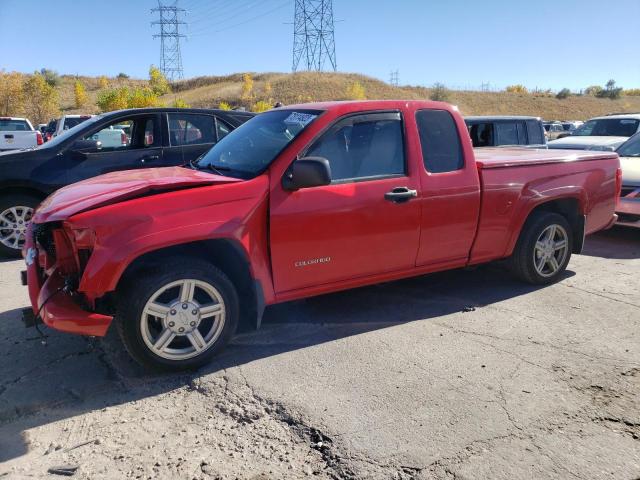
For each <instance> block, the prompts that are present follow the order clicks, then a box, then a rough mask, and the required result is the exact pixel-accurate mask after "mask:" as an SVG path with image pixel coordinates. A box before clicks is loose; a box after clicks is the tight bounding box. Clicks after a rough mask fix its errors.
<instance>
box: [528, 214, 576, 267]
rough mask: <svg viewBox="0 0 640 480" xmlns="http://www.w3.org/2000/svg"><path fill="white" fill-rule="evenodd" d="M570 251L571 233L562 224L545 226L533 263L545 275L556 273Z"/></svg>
mask: <svg viewBox="0 0 640 480" xmlns="http://www.w3.org/2000/svg"><path fill="white" fill-rule="evenodd" d="M568 253H569V235H568V234H567V231H566V230H565V229H564V227H562V226H561V225H557V224H553V225H549V226H548V227H547V228H545V229H544V230H543V231H542V233H541V234H540V236H539V237H538V240H536V244H535V248H534V250H533V264H534V267H535V269H536V271H537V272H538V274H540V275H541V276H543V277H551V276H553V275H555V274H556V273H557V272H558V271H559V270H560V269H561V268H562V265H563V264H564V262H565V260H566V258H567V254H568Z"/></svg>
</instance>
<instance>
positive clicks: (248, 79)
mask: <svg viewBox="0 0 640 480" xmlns="http://www.w3.org/2000/svg"><path fill="white" fill-rule="evenodd" d="M240 98H241V99H242V100H245V101H248V100H251V99H252V98H253V77H252V76H251V74H250V73H245V74H244V75H242V94H241V95H240Z"/></svg>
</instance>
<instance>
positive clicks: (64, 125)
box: [53, 115, 95, 137]
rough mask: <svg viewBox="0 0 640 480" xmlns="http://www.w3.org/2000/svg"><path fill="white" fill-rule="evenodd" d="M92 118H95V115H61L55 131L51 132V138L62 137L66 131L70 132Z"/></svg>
mask: <svg viewBox="0 0 640 480" xmlns="http://www.w3.org/2000/svg"><path fill="white" fill-rule="evenodd" d="M93 117H95V115H63V116H62V117H60V118H59V119H58V121H57V122H56V129H55V131H54V132H53V136H54V137H57V136H58V135H62V134H63V133H65V132H66V131H67V130H71V129H72V128H73V127H75V126H77V125H80V124H81V123H82V122H85V121H87V120H89V119H90V118H93Z"/></svg>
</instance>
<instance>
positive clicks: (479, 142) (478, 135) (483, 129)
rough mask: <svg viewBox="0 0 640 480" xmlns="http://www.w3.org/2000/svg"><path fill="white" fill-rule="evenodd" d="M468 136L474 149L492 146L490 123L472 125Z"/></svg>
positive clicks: (491, 127)
mask: <svg viewBox="0 0 640 480" xmlns="http://www.w3.org/2000/svg"><path fill="white" fill-rule="evenodd" d="M469 135H470V136H471V143H472V144H473V146H474V147H491V146H493V145H494V142H493V124H492V123H474V124H473V125H471V126H470V127H469Z"/></svg>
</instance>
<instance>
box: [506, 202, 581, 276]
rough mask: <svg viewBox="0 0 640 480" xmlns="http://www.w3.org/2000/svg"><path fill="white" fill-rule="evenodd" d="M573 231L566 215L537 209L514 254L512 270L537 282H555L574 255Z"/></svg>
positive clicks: (523, 231)
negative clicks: (572, 254) (572, 253)
mask: <svg viewBox="0 0 640 480" xmlns="http://www.w3.org/2000/svg"><path fill="white" fill-rule="evenodd" d="M572 245H573V234H572V231H571V227H570V225H569V222H567V219H566V218H565V217H563V216H562V215H559V214H557V213H552V212H535V213H533V214H532V215H531V217H530V218H529V219H528V220H527V222H526V224H525V226H524V228H523V229H522V232H521V234H520V238H519V239H518V243H517V245H516V248H515V250H514V252H513V255H512V256H511V269H512V271H513V273H514V274H515V275H516V276H517V277H518V278H520V279H521V280H524V281H525V282H528V283H532V284H534V285H544V284H548V283H553V282H555V281H556V280H558V278H559V277H560V275H562V273H563V272H564V271H565V270H566V268H567V265H568V264H569V260H570V259H571V248H572Z"/></svg>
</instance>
